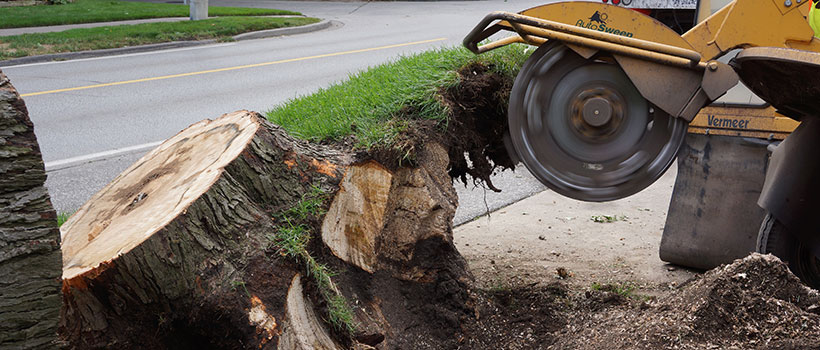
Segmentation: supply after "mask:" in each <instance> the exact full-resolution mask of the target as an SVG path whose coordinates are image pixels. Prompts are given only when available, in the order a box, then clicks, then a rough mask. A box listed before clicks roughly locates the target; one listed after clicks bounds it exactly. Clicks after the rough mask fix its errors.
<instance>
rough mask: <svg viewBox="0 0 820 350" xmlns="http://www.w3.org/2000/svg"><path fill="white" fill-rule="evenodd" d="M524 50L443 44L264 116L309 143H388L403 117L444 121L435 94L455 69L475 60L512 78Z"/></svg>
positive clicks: (525, 53) (454, 78)
mask: <svg viewBox="0 0 820 350" xmlns="http://www.w3.org/2000/svg"><path fill="white" fill-rule="evenodd" d="M528 50H529V49H528V46H525V45H510V46H506V47H504V48H501V49H498V50H495V51H491V52H488V53H485V54H482V55H480V56H476V55H474V54H473V53H471V52H469V51H467V50H466V49H464V48H449V49H440V50H433V51H428V52H425V53H421V54H417V55H413V56H408V57H404V58H401V59H399V60H397V61H395V62H391V63H387V64H383V65H380V66H377V67H374V68H371V69H369V70H367V71H364V72H361V73H359V74H356V75H354V76H351V77H350V79H348V80H346V81H344V82H340V83H337V84H334V85H332V86H330V87H328V88H326V89H322V90H320V91H318V92H316V93H314V94H311V95H308V96H302V97H298V98H295V99H292V100H290V101H288V102H286V103H284V104H282V105H279V106H277V107H275V108H274V109H273V110H271V111H268V112H267V113H266V116H267V118H268V120H270V121H271V122H273V123H275V124H279V125H281V126H283V127H284V128H285V129H286V130H287V131H288V132H290V133H291V134H293V135H295V136H297V137H299V138H302V139H306V140H310V141H314V142H320V141H336V140H341V139H343V138H345V137H348V136H353V137H355V139H356V143H357V146H358V147H361V148H369V147H372V146H377V145H389V144H390V143H391V140H392V139H393V136H395V135H397V134H398V133H399V132H400V131H401V130H402V129H403V128H405V127H406V126H407V125H408V123H405V122H404V121H405V120H406V119H405V118H406V117H410V118H421V119H430V120H437V121H441V122H446V121H447V117H448V114H447V110H446V108H445V107H444V106H443V105H442V103H441V99H440V98H439V96H438V92H439V91H440V89H441V88H446V87H451V86H453V85H454V84H457V83H458V74H457V70H458V69H459V68H461V67H463V66H466V65H467V64H469V63H472V62H478V63H482V64H484V65H486V66H488V67H490V68H491V70H492V71H495V72H497V73H500V74H502V75H504V76H506V77H508V78H509V79H513V78H514V77H515V75H516V74H518V70H519V69H520V67H521V64H522V63H523V62H524V60H525V59H526V58H527V56H528V55H529V51H528ZM408 111H412V112H411V113H410V115H408Z"/></svg>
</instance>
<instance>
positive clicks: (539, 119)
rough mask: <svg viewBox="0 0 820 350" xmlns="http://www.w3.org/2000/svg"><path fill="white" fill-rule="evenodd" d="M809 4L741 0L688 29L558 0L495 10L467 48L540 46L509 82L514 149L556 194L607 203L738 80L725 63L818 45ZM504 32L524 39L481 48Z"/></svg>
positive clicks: (644, 177) (673, 149) (661, 168)
mask: <svg viewBox="0 0 820 350" xmlns="http://www.w3.org/2000/svg"><path fill="white" fill-rule="evenodd" d="M698 3H699V2H698ZM806 3H807V2H800V1H797V2H792V1H785V2H783V1H774V2H773V1H771V0H735V1H732V2H731V3H730V4H728V5H727V6H725V7H723V8H722V9H720V10H719V11H717V12H716V13H714V14H712V15H711V16H710V17H709V18H706V19H705V20H704V21H701V22H700V23H699V24H698V25H697V26H695V27H694V28H692V29H691V30H689V31H687V32H686V33H684V34H683V35H680V34H678V33H676V32H675V31H673V30H672V29H670V28H669V27H667V26H665V25H664V24H662V23H661V22H659V21H657V20H655V19H653V18H651V17H649V16H646V15H644V14H642V13H639V12H636V11H632V10H629V9H625V8H622V7H619V6H613V5H607V4H601V3H594V2H559V3H553V4H548V5H543V6H538V7H535V8H531V9H528V10H525V11H522V12H521V13H510V12H493V13H491V14H489V15H487V16H486V17H485V18H484V20H482V21H481V22H480V23H479V24H478V25H477V26H476V27H475V29H473V31H472V32H470V34H468V35H467V37H466V38H465V39H464V45H465V46H466V47H467V48H468V49H470V50H471V51H473V52H475V53H477V54H478V53H482V52H486V51H489V50H493V49H496V48H499V47H502V46H505V45H508V44H512V43H525V44H529V45H533V46H538V49H537V50H535V52H534V53H533V54H532V56H531V57H530V58H529V59H528V60H527V61H526V62H525V63H524V65H523V67H522V69H521V72H520V73H519V75H518V76H517V77H516V80H515V83H514V85H513V88H512V92H511V96H510V105H509V111H508V121H509V140H508V141H509V142H507V143H508V151H512V152H511V153H514V154H511V155H512V156H514V157H517V158H518V159H520V160H521V161H522V162H523V163H524V165H526V167H527V168H528V169H529V170H530V172H532V173H533V174H534V175H535V177H536V178H538V179H539V180H540V181H541V182H543V183H544V184H545V185H547V186H548V187H550V188H551V189H553V190H555V191H556V192H558V193H561V194H563V195H565V196H568V197H572V198H575V199H580V200H586V201H608V200H614V199H619V198H623V197H626V196H629V195H632V194H634V193H636V192H638V191H640V190H642V189H644V188H646V187H647V186H649V185H650V184H652V183H653V182H654V181H655V180H657V179H658V178H659V177H660V176H661V175H663V173H664V172H665V171H666V169H667V168H668V167H669V166H670V165H671V164H672V162H673V161H674V159H675V156H676V154H677V151H678V149H679V148H680V146H681V144H682V142H683V140H684V136H685V134H686V131H687V128H688V124H689V122H691V121H692V119H693V118H694V117H695V116H696V115H697V113H698V111H700V109H701V108H703V107H704V106H706V105H707V104H709V103H711V102H712V101H714V100H715V99H717V98H718V97H720V96H721V95H723V94H724V93H725V92H726V91H727V90H729V89H730V88H732V87H734V86H735V85H736V84H737V82H738V76H737V74H736V73H735V71H734V70H733V69H732V68H731V67H729V66H728V65H726V64H724V63H721V62H720V61H718V60H717V59H718V58H720V57H721V56H723V55H725V54H726V53H728V52H729V51H730V50H733V49H736V48H747V47H754V46H770V47H785V48H797V49H802V50H809V51H820V41H818V40H817V39H814V38H813V32H812V30H811V27H810V26H809V25H808V23H807V22H806V20H805V18H804V16H805V15H807V14H808V6H803V5H805V4H806ZM748 23H755V25H756V28H755V30H754V31H750V30H746V29H745V27H746V25H747V24H748ZM501 31H508V32H513V33H515V34H516V35H514V36H510V37H505V38H501V39H498V40H495V41H490V42H488V43H486V44H484V45H481V46H479V45H478V43H479V42H482V41H484V40H486V39H489V38H491V37H492V36H493V35H495V34H496V33H498V32H501Z"/></svg>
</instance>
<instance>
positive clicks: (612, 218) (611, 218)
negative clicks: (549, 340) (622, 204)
mask: <svg viewBox="0 0 820 350" xmlns="http://www.w3.org/2000/svg"><path fill="white" fill-rule="evenodd" d="M589 219H590V220H592V221H593V222H597V223H601V224H609V223H613V222H616V221H621V220H626V219H628V217H627V216H626V215H593V216H591V217H590V218H589Z"/></svg>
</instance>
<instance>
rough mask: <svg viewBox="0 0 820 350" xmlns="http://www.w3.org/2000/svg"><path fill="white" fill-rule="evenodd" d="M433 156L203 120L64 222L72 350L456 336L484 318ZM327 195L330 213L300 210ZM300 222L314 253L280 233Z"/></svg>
mask: <svg viewBox="0 0 820 350" xmlns="http://www.w3.org/2000/svg"><path fill="white" fill-rule="evenodd" d="M419 159H420V164H421V165H420V166H418V167H414V168H399V169H397V170H388V167H385V166H384V165H383V164H381V163H379V162H377V161H375V160H364V159H356V157H355V156H354V155H353V153H352V152H351V151H348V150H340V149H337V148H333V147H330V146H319V145H313V144H308V143H305V142H301V141H297V140H295V139H293V138H291V137H290V136H288V135H287V134H286V133H285V132H284V131H282V130H281V129H280V128H279V127H277V126H274V125H271V124H269V123H267V122H266V121H265V120H264V119H262V118H261V117H260V116H259V115H258V114H256V113H253V112H247V111H240V112H235V113H231V114H227V115H224V116H222V117H220V118H218V119H216V120H213V121H203V122H200V123H198V124H194V125H192V126H191V127H189V128H188V129H186V130H184V131H182V132H181V133H180V134H178V135H176V136H174V137H173V138H171V139H169V140H168V141H166V142H164V143H163V144H162V145H160V146H159V147H158V148H157V149H155V150H153V151H152V152H150V153H149V154H147V155H146V156H144V157H143V158H141V159H140V160H139V161H137V163H135V164H134V165H132V166H131V167H129V168H128V169H127V170H126V171H124V172H123V173H122V174H121V175H120V176H118V177H117V178H116V179H115V180H114V181H112V182H111V183H110V184H109V185H108V186H106V187H105V188H104V189H103V190H101V191H100V192H99V193H97V194H96V195H95V196H94V197H92V199H91V200H89V202H88V203H86V204H85V205H84V206H83V207H82V208H81V209H80V210H79V211H78V212H77V213H76V214H75V215H74V216H72V218H71V219H70V220H69V221H68V222H67V223H66V224H65V225H64V227H63V232H64V242H63V247H62V249H63V256H64V258H63V294H64V309H63V313H62V317H63V318H62V323H61V334H62V335H63V336H64V337H65V339H66V340H67V341H68V342H69V344H71V346H72V347H73V348H111V347H122V348H159V349H163V348H165V349H179V348H220V349H251V348H253V349H259V348H263V349H268V348H270V349H274V348H281V349H342V348H351V347H354V348H360V349H366V348H370V346H375V347H377V348H380V349H385V348H395V347H402V348H406V347H407V346H411V345H412V343H413V341H417V340H418V339H421V338H418V337H422V335H423V336H438V337H453V335H454V332H457V329H458V322H459V320H460V317H462V316H464V315H466V314H469V312H470V311H469V306H468V305H467V304H468V299H469V298H468V295H467V291H466V284H465V283H466V281H467V280H468V279H469V275H468V274H467V272H466V267H465V264H464V261H463V259H461V257H460V255H458V252H457V251H456V250H455V247H454V245H453V243H452V217H453V215H454V212H455V208H456V205H457V201H456V199H455V191H454V189H453V188H452V183H451V181H450V178H449V176H448V175H447V165H448V158H447V150H446V149H444V148H443V147H442V146H440V145H438V144H436V143H431V144H428V145H427V146H425V147H424V150H423V151H422V152H421V155H420V157H419ZM315 188H320V189H322V191H323V193H325V194H327V196H326V198H327V200H326V201H325V202H324V204H322V205H321V209H323V210H324V211H325V214H324V215H322V213H321V212H319V210H314V211H312V212H311V211H310V210H308V211H305V210H302V211H295V209H294V208H297V209H298V208H300V205H303V204H304V203H306V201H305V199H306V198H307V196H308V195H309V194H310V193H313V192H315ZM294 213H300V214H294ZM300 215H301V216H302V217H301V218H295V216H300ZM295 227H298V228H300V229H303V230H305V232H307V233H309V234H310V235H311V236H312V237H311V238H312V239H311V240H310V243H308V244H307V245H306V246H305V247H306V248H305V251H306V253H305V254H304V255H298V254H297V255H296V256H294V254H291V253H289V250H288V249H287V248H286V247H285V246H283V245H282V244H283V243H282V241H281V240H282V239H281V238H280V236H278V234H279V233H281V232H284V231H283V230H287V229H294V228H295ZM314 258H315V261H317V263H315V264H313V265H311V264H308V263H306V262H307V260H306V259H314ZM317 266H319V267H317ZM323 266H328V267H329V268H331V269H333V270H335V271H337V272H338V273H339V274H338V275H336V277H334V278H333V280H332V281H331V282H329V283H330V284H329V285H322V283H323V282H321V281H320V280H319V279H318V278H317V273H316V271H317V269H321V268H324V267H323ZM323 288H324V289H323ZM328 289H329V290H332V292H333V293H341V294H343V295H344V296H345V297H346V298H347V300H348V305H350V306H355V307H354V308H353V311H354V316H355V320H354V321H355V322H354V323H355V324H356V325H357V330H356V332H355V333H353V334H347V333H345V332H344V331H340V328H339V327H338V326H339V325H338V324H330V323H329V322H328V321H327V320H329V319H330V317H329V316H328V315H330V314H331V311H329V310H330V309H331V308H332V307H333V305H329V304H330V303H329V301H328V300H327V299H326V298H324V294H323V293H327V290H328ZM331 323H332V322H331ZM416 323H420V324H422V326H413V324H416ZM442 325H444V326H446V327H443V326H442ZM410 328H412V329H413V330H412V331H409V332H402V331H400V330H403V329H410ZM431 334H432V335H431ZM417 336H418V337H417Z"/></svg>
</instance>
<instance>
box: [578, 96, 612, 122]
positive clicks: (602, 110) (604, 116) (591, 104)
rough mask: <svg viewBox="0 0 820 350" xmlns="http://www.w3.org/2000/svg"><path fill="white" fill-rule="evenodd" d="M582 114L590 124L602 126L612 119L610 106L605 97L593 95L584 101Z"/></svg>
mask: <svg viewBox="0 0 820 350" xmlns="http://www.w3.org/2000/svg"><path fill="white" fill-rule="evenodd" d="M582 115H583V117H584V121H585V122H586V123H587V124H589V125H590V126H593V127H600V126H604V125H605V124H606V123H609V121H610V120H612V106H611V105H610V103H609V100H607V99H605V98H601V97H593V98H590V99H588V100H586V101H585V102H584V107H583V110H582Z"/></svg>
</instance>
